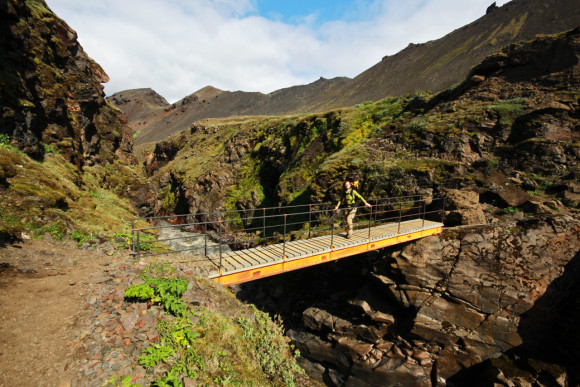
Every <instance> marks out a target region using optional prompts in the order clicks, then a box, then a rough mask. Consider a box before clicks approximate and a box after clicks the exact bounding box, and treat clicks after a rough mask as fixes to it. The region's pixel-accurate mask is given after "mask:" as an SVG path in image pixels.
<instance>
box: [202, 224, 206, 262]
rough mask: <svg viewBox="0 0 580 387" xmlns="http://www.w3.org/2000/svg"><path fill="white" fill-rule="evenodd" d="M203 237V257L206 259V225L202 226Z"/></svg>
mask: <svg viewBox="0 0 580 387" xmlns="http://www.w3.org/2000/svg"><path fill="white" fill-rule="evenodd" d="M203 237H204V248H203V251H204V253H205V257H206V258H207V223H205V224H204V225H203Z"/></svg>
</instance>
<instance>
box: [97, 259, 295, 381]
mask: <svg viewBox="0 0 580 387" xmlns="http://www.w3.org/2000/svg"><path fill="white" fill-rule="evenodd" d="M141 280H142V281H143V282H142V283H138V284H134V285H132V286H130V287H128V288H127V289H126V291H125V297H126V299H127V300H135V301H145V302H149V303H152V304H156V305H160V306H162V307H163V308H164V310H165V312H166V313H167V316H166V317H165V318H164V319H163V320H161V321H160V322H159V324H158V325H157V331H158V332H159V337H160V338H159V341H158V342H157V343H151V344H150V345H149V346H147V347H146V348H144V349H143V351H142V353H141V356H140V357H139V365H140V366H142V367H144V368H146V369H148V370H150V371H151V375H152V378H154V381H153V385H155V386H182V385H183V384H182V378H183V377H184V376H186V377H187V378H189V379H193V380H195V382H196V383H198V384H199V385H227V384H233V385H279V386H282V385H284V386H294V385H297V381H298V380H299V379H300V378H303V376H304V372H303V371H302V370H301V368H300V367H299V366H298V365H297V364H296V361H295V359H294V356H295V355H297V354H294V355H293V354H292V352H291V349H290V348H289V346H288V344H287V342H286V340H285V338H284V337H283V331H282V328H281V326H280V323H275V322H273V321H272V320H271V319H270V318H269V317H268V315H267V314H265V313H263V312H260V311H259V310H257V309H256V308H255V307H251V308H250V309H249V310H247V311H246V312H243V313H244V314H242V315H240V316H238V317H237V318H236V319H231V318H229V317H227V316H225V315H223V314H222V313H221V312H219V311H215V310H209V309H206V308H203V307H199V308H198V309H197V310H193V309H191V307H190V306H189V305H187V304H186V303H185V302H184V300H183V297H182V296H183V294H184V293H185V292H186V291H187V289H188V288H189V283H188V282H187V281H186V280H185V279H181V278H178V277H177V276H176V274H175V269H173V268H172V267H171V266H167V265H163V264H155V265H151V266H149V267H148V268H146V269H145V270H144V272H143V273H142V275H141ZM222 302H224V303H226V304H227V303H228V302H232V301H231V300H230V301H225V300H222ZM236 310H237V311H238V312H236V313H239V311H243V310H244V308H242V307H241V306H238V307H236ZM159 363H165V364H166V367H164V368H163V369H166V371H165V372H164V373H163V374H162V375H159V374H157V373H156V372H157V371H156V366H157V365H158V364H159ZM131 380H132V378H131V377H130V376H124V377H118V378H111V379H109V380H108V381H106V382H105V385H107V384H109V385H113V386H115V385H116V386H131V384H130V383H131Z"/></svg>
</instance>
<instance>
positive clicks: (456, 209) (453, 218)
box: [443, 189, 486, 226]
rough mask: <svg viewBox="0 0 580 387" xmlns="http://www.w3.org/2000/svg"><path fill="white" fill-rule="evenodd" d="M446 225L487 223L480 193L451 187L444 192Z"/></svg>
mask: <svg viewBox="0 0 580 387" xmlns="http://www.w3.org/2000/svg"><path fill="white" fill-rule="evenodd" d="M443 197H444V198H445V206H446V209H447V210H448V212H446V213H445V220H446V221H445V225H446V226H459V225H471V224H485V223H486V218H485V214H484V212H483V207H482V206H481V204H480V203H479V194H478V193H477V192H474V191H463V190H457V189H449V190H446V191H445V192H443Z"/></svg>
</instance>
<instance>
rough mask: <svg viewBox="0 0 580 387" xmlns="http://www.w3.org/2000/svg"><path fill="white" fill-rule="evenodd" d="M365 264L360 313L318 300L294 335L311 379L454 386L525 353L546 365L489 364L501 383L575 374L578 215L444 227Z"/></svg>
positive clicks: (570, 378) (568, 378) (569, 378)
mask: <svg viewBox="0 0 580 387" xmlns="http://www.w3.org/2000/svg"><path fill="white" fill-rule="evenodd" d="M365 259H366V260H367V261H368V262H367V263H368V264H369V265H371V267H372V269H371V271H370V272H369V273H368V274H367V276H368V277H370V280H369V284H368V286H365V287H364V288H363V289H360V290H359V291H358V295H357V296H356V297H355V298H354V299H351V300H349V304H350V305H351V306H354V307H355V308H358V310H359V311H360V314H361V316H359V317H356V318H353V319H352V321H350V320H349V319H348V317H347V318H342V317H339V316H336V315H333V314H332V313H330V312H328V311H326V310H324V309H322V308H318V307H309V308H307V309H306V310H304V312H303V315H302V321H303V328H302V329H292V330H290V331H289V333H288V335H289V337H290V338H291V339H292V341H293V342H294V344H295V345H296V346H297V347H298V348H299V350H300V352H301V355H302V357H303V364H304V366H305V368H307V369H308V370H309V373H310V374H311V375H314V376H316V377H318V378H320V379H321V380H324V381H325V383H327V384H330V385H332V384H335V385H348V386H358V385H381V386H394V385H405V386H432V385H455V383H454V380H456V379H457V378H460V377H461V375H462V374H465V373H466V372H470V371H469V370H477V369H478V368H481V367H482V365H481V364H482V362H484V361H486V360H488V359H503V360H502V361H503V363H508V362H512V363H513V361H512V360H513V359H514V358H515V359H521V358H522V357H523V356H525V357H526V358H534V359H541V361H536V360H535V363H532V364H536V367H535V369H534V367H533V366H529V364H531V363H530V362H528V363H526V364H527V365H528V366H529V367H528V369H527V370H525V372H524V371H522V372H519V373H517V376H513V373H512V375H511V376H510V375H508V374H509V372H507V371H505V370H502V369H501V367H500V366H498V365H497V362H496V363H494V365H489V364H488V365H489V367H492V368H493V372H492V373H491V375H492V379H494V378H495V379H494V381H497V382H501V383H506V382H505V380H506V379H507V378H510V377H511V378H519V379H522V380H524V379H525V380H528V381H533V380H537V379H538V378H539V377H540V376H539V375H540V374H541V377H542V378H548V379H549V380H550V381H552V382H554V383H557V384H560V385H564V384H562V383H565V382H567V383H570V382H571V383H572V384H573V383H574V381H576V382H577V381H578V375H577V371H574V367H573V366H572V359H574V358H576V359H578V358H580V353H579V352H580V351H579V350H578V344H579V342H580V341H579V339H578V334H577V333H576V332H575V329H574V327H576V326H578V322H579V320H580V319H579V317H580V313H579V308H578V302H577V301H575V300H577V297H575V295H574V293H575V292H576V291H577V290H578V285H577V281H576V278H578V277H577V276H578V274H580V270H579V269H578V267H579V266H580V264H579V262H578V261H580V216H579V215H559V216H550V217H540V218H533V219H525V220H521V221H514V222H511V223H502V224H495V225H492V226H491V225H488V226H470V227H457V228H451V229H446V230H445V231H444V233H443V234H442V235H440V236H433V237H429V238H425V239H423V240H420V241H418V242H415V243H410V244H407V245H405V246H402V247H399V248H397V249H396V250H391V251H389V252H388V253H386V254H384V255H382V256H380V257H377V256H372V257H368V258H365ZM362 264H363V263H362V262H361V265H362ZM570 300H572V301H571V302H570ZM336 314H340V313H336ZM510 358H511V359H512V360H509V359H510ZM488 363H489V360H488ZM538 364H540V365H538ZM546 364H550V366H549V367H548V366H546ZM475 365H477V367H472V366H475ZM512 366H513V364H512ZM514 367H515V366H514ZM516 368H517V367H516ZM546 369H548V371H546ZM488 377H489V375H488ZM572 384H570V385H572Z"/></svg>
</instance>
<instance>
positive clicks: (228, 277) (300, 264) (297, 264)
mask: <svg viewBox="0 0 580 387" xmlns="http://www.w3.org/2000/svg"><path fill="white" fill-rule="evenodd" d="M442 230H443V227H435V228H431V229H427V230H422V231H416V232H412V233H409V234H403V235H397V236H395V237H391V238H387V239H383V240H379V241H374V242H367V243H363V244H360V245H357V246H351V247H347V248H344V249H340V250H334V251H329V252H326V253H322V254H316V255H312V256H310V257H304V258H298V259H293V260H288V259H283V260H281V261H278V262H274V263H272V264H271V265H268V266H262V267H259V268H251V269H248V270H244V271H239V272H235V273H230V274H228V273H225V274H223V273H222V272H221V271H220V275H219V276H217V277H215V278H214V281H216V282H217V283H220V284H222V285H225V286H230V285H236V284H241V283H244V282H248V281H253V280H256V279H259V278H265V277H270V276H273V275H277V274H282V273H285V272H288V271H292V270H298V269H302V268H305V267H308V266H314V265H319V264H321V263H325V262H329V261H334V260H337V259H340V258H346V257H350V256H353V255H357V254H361V253H365V252H367V251H372V250H377V249H381V248H383V247H387V246H392V245H396V244H399V243H403V242H407V241H411V240H414V239H420V238H424V237H426V236H430V235H435V234H439V233H441V232H442Z"/></svg>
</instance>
